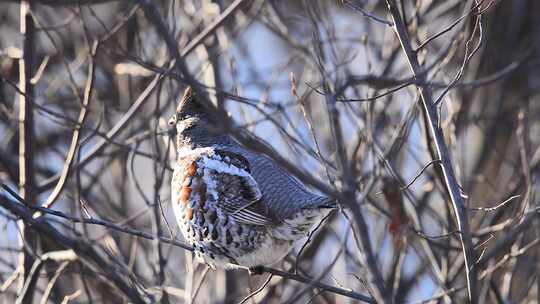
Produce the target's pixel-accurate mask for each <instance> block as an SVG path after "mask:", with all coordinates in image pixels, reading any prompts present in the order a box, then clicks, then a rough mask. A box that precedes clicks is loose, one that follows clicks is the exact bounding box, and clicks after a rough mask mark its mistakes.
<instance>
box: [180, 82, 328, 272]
mask: <svg viewBox="0 0 540 304" xmlns="http://www.w3.org/2000/svg"><path fill="white" fill-rule="evenodd" d="M198 99H199V98H198V97H197V96H196V95H195V93H194V92H193V90H192V89H191V88H188V89H187V90H186V92H185V93H184V96H183V97H182V99H181V100H180V103H179V105H178V107H177V110H176V114H175V115H173V117H172V118H171V119H170V120H169V124H170V125H171V126H174V127H175V129H176V148H177V157H178V159H177V161H176V163H175V165H174V173H173V178H172V182H171V192H172V193H171V198H172V205H173V210H174V214H175V217H176V220H177V222H178V225H179V226H180V230H181V231H182V234H183V236H184V238H185V239H186V241H187V242H189V243H190V244H191V245H193V247H194V250H195V254H196V256H197V258H198V259H199V260H201V261H202V262H204V263H206V264H208V265H209V266H210V267H212V268H215V267H225V268H234V267H238V266H241V267H247V268H250V269H255V268H256V267H257V266H261V265H270V264H273V263H275V262H277V261H279V260H281V259H282V258H283V257H285V255H287V253H288V252H289V251H290V250H291V249H292V248H293V246H294V243H295V242H296V241H299V240H301V239H303V238H304V237H305V236H307V234H308V233H309V231H310V229H311V228H312V226H313V225H314V224H315V223H317V222H318V220H319V219H321V217H322V216H324V215H326V214H327V212H328V211H329V210H330V209H332V208H335V207H336V203H335V201H334V200H333V199H330V198H328V197H324V196H320V195H316V194H313V193H311V192H309V191H307V190H306V189H305V187H304V186H302V185H301V184H300V183H299V182H297V181H296V180H295V179H294V178H293V177H292V176H290V174H289V173H287V172H286V171H285V170H284V169H282V168H280V167H279V166H278V165H277V164H276V163H274V162H273V161H272V160H271V159H270V158H268V157H266V156H264V155H261V154H258V153H255V152H253V151H250V150H248V149H246V148H243V147H242V146H240V145H239V144H238V143H237V142H235V141H234V140H233V139H232V138H231V137H230V136H228V135H227V134H220V133H219V132H216V127H215V122H216V118H214V115H213V114H211V113H210V112H211V111H208V110H207V109H208V107H205V105H203V104H202V103H201V101H200V100H198Z"/></svg>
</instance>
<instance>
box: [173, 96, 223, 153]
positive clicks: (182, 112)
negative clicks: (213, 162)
mask: <svg viewBox="0 0 540 304" xmlns="http://www.w3.org/2000/svg"><path fill="white" fill-rule="evenodd" d="M210 112H211V110H210V111H209V109H207V105H206V104H203V101H202V100H200V99H199V98H198V96H197V94H196V93H195V91H194V90H193V89H192V88H191V87H188V88H187V89H186V91H185V92H184V95H183V96H182V98H181V99H180V102H179V103H178V106H177V108H176V112H175V114H174V115H172V116H171V118H170V119H169V128H170V129H169V131H170V133H171V134H176V141H177V145H178V146H181V145H183V144H187V143H195V144H196V143H197V141H201V140H203V141H207V140H209V138H211V137H212V133H213V132H209V131H210V130H212V129H215V128H213V127H212V126H213V123H212V121H213V119H212V118H211V117H212V116H211V114H210Z"/></svg>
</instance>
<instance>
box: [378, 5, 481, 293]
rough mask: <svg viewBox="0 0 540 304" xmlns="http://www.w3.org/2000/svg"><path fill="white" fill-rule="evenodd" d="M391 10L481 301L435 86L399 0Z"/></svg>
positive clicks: (471, 284)
mask: <svg viewBox="0 0 540 304" xmlns="http://www.w3.org/2000/svg"><path fill="white" fill-rule="evenodd" d="M386 3H387V5H388V10H389V12H390V14H391V16H392V19H393V21H394V27H393V28H394V31H395V32H396V35H397V37H398V39H399V41H400V43H401V47H402V49H403V52H404V53H405V55H406V57H407V61H408V63H409V66H410V69H411V71H412V73H413V75H414V77H415V79H416V81H417V82H416V85H417V87H418V90H419V92H420V96H421V97H422V106H423V110H424V113H425V115H424V117H425V119H426V125H428V127H429V130H430V133H431V134H432V136H433V140H434V141H435V148H436V150H437V151H436V152H437V154H438V158H439V159H440V160H441V163H440V166H441V168H442V172H443V177H444V184H445V185H446V188H447V190H448V193H449V195H450V199H451V201H452V207H453V209H454V214H455V220H456V222H457V225H458V227H459V230H460V232H461V233H460V239H461V246H462V248H463V257H464V260H465V271H466V275H467V289H468V295H469V301H470V302H471V303H476V302H477V290H476V285H477V284H476V283H477V271H476V268H475V267H473V263H474V261H475V255H476V254H475V250H474V244H473V241H472V236H471V232H470V230H469V222H468V216H467V208H466V206H465V203H464V201H463V197H462V196H461V192H460V186H459V184H458V181H457V179H456V176H455V173H454V169H453V168H452V161H451V159H450V154H449V152H448V148H447V147H446V144H445V142H444V135H443V132H442V130H441V129H440V128H439V127H438V125H437V109H436V106H435V104H434V102H433V96H432V92H431V89H430V88H429V86H428V85H427V83H426V78H425V73H423V71H422V68H421V67H420V64H419V63H418V59H417V57H416V53H415V52H414V51H413V49H412V47H411V43H410V40H409V36H408V33H407V26H406V25H405V23H404V22H403V19H402V18H401V14H400V12H399V10H398V8H397V5H396V2H395V0H386Z"/></svg>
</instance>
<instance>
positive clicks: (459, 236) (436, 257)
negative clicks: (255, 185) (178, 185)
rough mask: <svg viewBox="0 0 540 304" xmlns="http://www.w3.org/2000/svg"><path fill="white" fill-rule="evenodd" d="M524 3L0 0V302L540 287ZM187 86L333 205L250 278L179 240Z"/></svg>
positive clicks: (365, 297)
mask: <svg viewBox="0 0 540 304" xmlns="http://www.w3.org/2000/svg"><path fill="white" fill-rule="evenodd" d="M388 4H390V6H388ZM538 11H540V4H539V2H538V1H534V0H516V1H495V0H468V1H460V0H450V1H432V0H418V1H404V0H395V1H394V0H388V1H386V0H385V1H382V0H362V1H360V0H347V1H307V0H295V1H274V0H266V1H264V0H249V1H248V0H235V1H228V0H193V1H190V0H188V1H174V0H172V1H146V0H140V1H106V0H105V1H103V0H97V1H92V0H80V1H62V0H40V1H27V2H20V1H4V2H2V3H0V20H1V21H0V25H1V27H0V33H1V34H0V77H1V80H2V81H0V134H1V136H0V141H1V144H0V181H1V182H2V184H3V185H5V187H4V188H3V190H2V192H1V193H0V205H1V208H0V227H1V229H2V233H3V235H4V236H5V237H4V238H2V239H1V240H0V302H6V303H11V302H15V301H18V302H20V303H47V302H51V303H61V302H63V301H69V302H73V303H118V302H122V301H130V302H137V303H138V302H140V303H143V302H163V303H166V302H169V303H184V302H186V303H248V302H251V303H292V302H300V303H306V302H311V303H352V302H356V301H365V302H373V301H378V302H385V303H392V302H393V303H405V302H407V303H410V302H439V301H440V302H444V303H451V302H458V303H459V302H466V301H470V302H477V303H506V302H512V303H531V302H538V298H539V294H540V293H539V290H540V280H539V279H538V278H539V274H540V272H539V270H538V267H531V265H537V264H538V262H539V258H540V255H538V252H540V251H539V250H538V249H539V247H538V246H539V244H538V243H539V242H538V240H539V237H540V234H539V233H540V224H539V222H538V221H537V218H538V207H539V206H538V190H539V177H538V175H539V173H540V171H539V170H538V168H539V163H540V148H539V147H540V135H539V133H540V119H539V118H540V106H539V105H540V102H539V98H540V96H539V89H540V73H539V72H538V66H539V63H540V61H539V60H538V58H540V52H539V48H540V40H539V37H540V32H539V31H540V20H539V19H538V18H537V16H536V15H537V12H538ZM188 85H191V86H193V87H194V89H195V90H196V91H197V92H198V93H199V95H200V96H205V102H207V103H208V104H213V105H214V106H215V107H214V109H215V110H216V114H218V115H221V118H222V119H221V120H220V125H219V126H215V127H217V128H220V129H221V130H223V131H226V132H228V133H230V134H231V135H232V136H234V137H235V139H236V140H237V141H239V142H240V143H242V144H243V145H245V146H247V147H249V148H250V149H253V150H255V151H258V152H260V153H264V154H266V155H268V156H269V157H271V158H273V159H274V160H276V161H277V162H278V163H279V164H280V165H282V166H283V167H284V168H286V169H287V170H288V171H289V172H290V173H291V174H292V175H294V176H295V177H296V178H297V179H298V180H299V181H300V182H302V183H304V184H306V185H307V186H309V187H311V188H312V189H313V190H315V191H318V192H320V193H322V194H325V195H328V196H332V197H334V198H336V199H337V200H338V201H339V202H340V206H341V210H340V212H337V213H335V214H333V215H332V216H330V217H329V218H328V219H327V220H326V221H325V222H324V223H323V224H322V225H321V226H320V228H319V229H318V230H317V231H316V233H315V234H313V235H312V236H311V237H310V238H309V243H307V244H305V245H304V246H299V248H297V249H295V250H294V251H293V252H291V254H290V255H289V256H288V257H287V258H285V259H284V260H283V261H282V262H280V263H278V264H277V265H272V266H271V267H266V268H263V269H262V270H263V272H266V273H267V275H263V276H250V275H248V273H247V272H246V271H242V270H235V271H225V270H215V271H213V270H208V269H207V268H205V267H204V266H203V265H198V264H197V263H196V262H194V259H193V256H192V252H191V247H190V246H187V245H186V244H185V243H184V242H183V241H182V239H181V237H180V236H179V235H178V229H177V228H176V221H175V219H174V217H173V215H172V210H171V208H170V194H169V193H170V189H169V185H168V183H169V180H170V179H171V173H172V172H171V170H170V168H171V167H172V166H173V164H174V160H175V156H176V155H175V153H176V152H175V151H174V149H172V142H171V139H170V138H169V137H168V134H167V132H166V130H165V125H166V124H165V122H166V121H167V119H168V117H169V116H170V115H171V114H172V113H173V112H174V109H175V106H176V103H177V101H178V98H179V97H180V95H181V92H183V90H184V88H185V87H186V86H188ZM6 189H10V190H9V191H8V190H6ZM12 189H17V190H16V191H15V190H12ZM17 197H19V198H20V201H19V200H17V199H16V198H17ZM25 202H27V203H28V204H26V203H25ZM143 239H147V240H150V241H144V240H143Z"/></svg>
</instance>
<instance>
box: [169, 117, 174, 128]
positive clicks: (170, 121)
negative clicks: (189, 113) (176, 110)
mask: <svg viewBox="0 0 540 304" xmlns="http://www.w3.org/2000/svg"><path fill="white" fill-rule="evenodd" d="M175 124H176V115H173V116H172V117H171V118H170V119H169V126H174V125H175Z"/></svg>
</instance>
